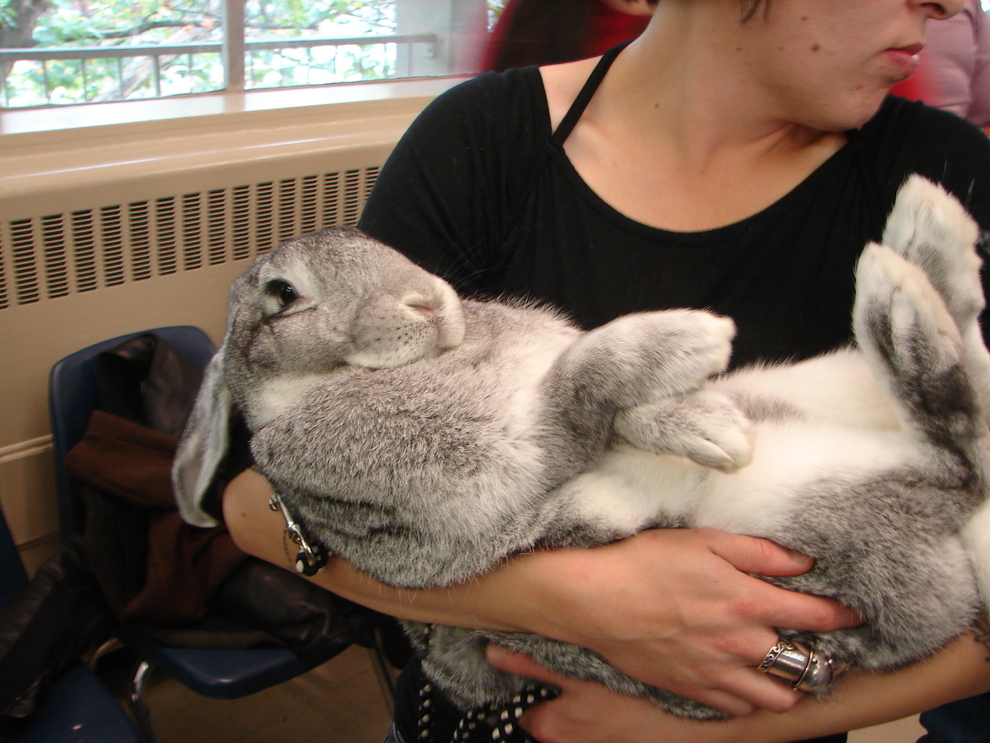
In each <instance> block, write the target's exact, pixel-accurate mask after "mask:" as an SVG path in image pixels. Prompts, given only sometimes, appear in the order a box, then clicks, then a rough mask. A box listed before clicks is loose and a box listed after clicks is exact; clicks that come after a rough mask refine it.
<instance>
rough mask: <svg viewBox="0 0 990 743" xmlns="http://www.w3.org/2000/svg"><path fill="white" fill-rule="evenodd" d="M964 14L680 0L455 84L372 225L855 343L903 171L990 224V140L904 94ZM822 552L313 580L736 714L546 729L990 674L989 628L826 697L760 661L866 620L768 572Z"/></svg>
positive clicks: (776, 550) (478, 271) (892, 693)
mask: <svg viewBox="0 0 990 743" xmlns="http://www.w3.org/2000/svg"><path fill="white" fill-rule="evenodd" d="M960 4H961V0H945V1H944V2H940V3H927V2H920V0H871V2H869V3H863V2H862V0H788V1H787V2H779V0H770V2H766V1H765V0H746V2H742V3H741V2H740V0H663V2H661V3H659V4H658V5H657V9H656V11H655V13H654V16H653V18H652V20H651V22H650V25H649V26H648V27H647V29H646V31H645V32H644V33H643V35H642V36H640V37H639V38H638V39H637V40H636V41H634V42H633V43H632V44H630V45H629V46H628V47H626V48H624V49H621V50H617V54H609V55H606V57H605V58H603V60H602V61H601V62H599V60H594V59H593V60H585V61H579V62H573V63H568V64H562V65H557V66H551V67H544V68H540V69H536V68H528V69H524V70H513V71H509V72H507V73H505V74H503V75H483V76H481V77H479V78H477V79H476V80H474V81H471V82H469V83H466V84H465V85H463V86H460V87H459V88H457V89H455V90H453V91H451V92H450V93H448V94H447V95H445V96H442V97H441V98H440V99H438V100H437V101H436V102H435V103H434V104H433V105H431V106H430V108H429V109H428V110H427V111H426V112H424V114H423V115H422V116H421V117H420V118H419V119H418V121H417V122H416V123H415V124H414V125H413V127H411V129H410V131H409V132H408V133H407V135H406V136H405V137H404V139H403V141H402V142H401V143H400V144H399V146H398V147H397V148H396V151H395V153H394V154H393V156H392V157H391V158H390V160H389V162H388V163H387V164H386V166H385V167H384V168H383V170H382V173H381V176H380V178H379V181H378V183H377V185H376V186H375V189H374V191H373V193H372V195H371V198H370V199H369V202H368V205H367V207H366V210H365V213H364V215H363V217H362V222H361V224H362V226H363V227H364V228H365V229H366V230H367V231H369V232H370V233H371V234H373V235H374V236H376V237H378V238H380V239H382V240H384V241H385V242H387V243H390V244H392V245H395V246H396V247H397V248H399V249H400V250H402V251H404V252H406V253H407V254H408V255H410V256H411V257H412V258H413V259H414V260H417V261H418V262H420V263H421V264H422V265H423V266H424V267H426V268H427V269H429V270H431V271H434V272H437V273H440V274H442V275H444V276H446V277H447V278H448V279H450V280H451V281H452V282H453V283H454V284H455V285H456V286H457V287H458V288H459V289H461V290H462V291H465V292H471V293H483V294H493V295H501V294H526V295H529V296H534V297H539V298H541V299H544V300H547V301H549V302H551V303H553V304H556V305H557V306H560V307H562V308H563V309H565V310H566V311H568V312H570V313H571V314H572V315H573V316H575V317H576V318H577V319H578V321H579V322H581V323H582V324H584V325H586V326H593V325H598V324H600V323H602V322H605V321H607V320H609V319H611V318H612V317H615V316H616V315H618V314H622V313H624V312H628V311H632V310H635V309H646V308H651V309H652V308H663V307H669V306H694V307H708V308H712V309H714V310H716V311H718V312H720V313H723V314H727V315H730V316H732V317H733V318H734V319H735V320H736V322H737V325H738V326H739V334H738V336H737V340H736V345H735V351H734V362H735V363H737V364H738V363H745V362H749V361H753V360H756V359H779V358H792V357H806V356H810V355H813V354H816V353H819V352H821V351H823V350H826V349H828V348H831V347H834V346H835V345H837V344H840V343H844V342H846V341H848V339H849V338H850V334H851V331H850V328H849V313H850V308H851V303H852V293H853V283H852V276H853V273H852V267H853V265H854V263H855V260H856V257H857V256H858V254H859V251H860V250H861V249H862V247H863V245H864V244H865V242H866V241H867V240H868V239H877V238H878V237H879V234H880V231H881V229H882V225H883V222H884V220H885V217H886V213H887V211H888V210H889V208H890V205H891V204H892V201H893V195H894V192H895V191H896V188H897V186H898V185H900V182H901V181H902V180H903V178H904V176H905V175H906V174H907V173H909V172H921V173H923V174H926V175H927V176H928V177H930V178H932V179H935V180H939V181H941V182H943V184H944V185H945V186H946V187H947V188H948V189H949V190H951V191H953V192H955V193H956V194H957V195H959V197H960V198H961V199H963V200H964V202H965V203H966V204H967V206H969V208H970V209H971V210H972V211H973V213H974V215H975V216H976V218H977V220H978V221H979V222H980V223H981V225H982V226H983V227H984V228H988V227H990V144H988V143H987V142H986V141H985V139H984V140H982V141H980V140H978V134H977V133H975V130H972V129H971V128H970V127H968V125H966V124H965V123H964V122H961V121H959V120H957V119H956V118H955V117H952V116H950V115H948V114H944V113H942V112H938V111H933V110H930V109H926V108H924V107H923V106H921V105H920V104H913V103H909V102H906V101H903V100H900V99H887V100H886V101H885V95H886V91H887V89H888V88H889V87H890V86H891V85H893V84H894V83H896V82H898V81H899V80H902V79H903V78H905V77H906V76H907V75H909V74H910V72H911V71H912V70H913V68H914V66H915V64H916V60H915V55H916V53H917V51H918V49H919V48H920V45H921V43H922V42H923V39H924V34H925V24H926V22H927V21H928V20H929V19H940V18H945V17H948V16H950V15H952V14H953V13H955V12H957V11H958V10H959V6H960ZM960 127H966V128H960ZM452 155H456V157H454V156H452ZM269 493H270V489H269V488H268V486H267V483H266V482H265V481H264V480H263V479H262V478H260V476H258V475H255V474H253V473H246V474H245V475H242V476H240V477H239V478H237V479H236V480H235V481H234V482H233V483H232V484H231V485H230V486H229V487H228V489H227V493H226V496H225V504H224V505H225V513H226V517H227V522H228V525H229V526H230V528H231V530H232V532H233V534H234V536H235V538H236V539H237V540H238V542H239V543H240V544H241V545H242V546H243V547H244V548H245V549H246V550H247V551H249V552H252V553H254V554H257V555H259V556H262V557H266V558H267V559H270V560H272V561H273V562H277V563H282V564H284V562H285V557H284V551H283V547H282V541H281V527H282V524H281V522H280V521H279V517H278V516H277V515H276V514H271V513H270V512H268V511H267V510H266V509H265V502H266V500H267V496H268V494H269ZM810 565H811V563H810V561H809V560H808V558H806V557H804V556H801V555H794V554H791V553H789V552H788V551H787V550H784V549H782V548H780V547H778V546H776V545H772V544H770V543H768V542H765V541H763V540H758V539H751V538H747V537H741V536H735V535H728V534H722V533H719V532H713V531H711V530H697V531H696V530H660V531H651V532H646V533H643V534H641V535H638V536H636V537H633V538H631V539H628V540H625V541H623V542H620V543H618V544H614V545H610V546H607V547H602V548H599V549H594V550H559V551H555V552H538V553H533V554H527V555H523V556H519V557H516V558H513V559H511V560H509V561H507V562H506V563H505V564H504V565H503V566H502V567H500V568H499V569H497V570H495V571H493V572H492V573H490V574H488V575H485V576H483V577H481V578H480V579H478V580H477V581H475V582H473V583H471V584H469V585H465V586H460V587H456V588H454V589H450V590H444V591H415V592H413V591H401V590H395V589H391V588H387V587H384V586H380V585H378V584H377V583H375V582H374V581H372V580H371V579H369V578H367V577H365V576H362V575H360V574H358V573H357V572H356V571H354V570H353V569H352V568H350V567H349V566H348V565H347V564H346V563H345V562H343V561H342V560H339V559H333V560H331V562H330V564H329V565H328V566H327V568H325V569H324V570H323V571H322V572H321V573H320V574H319V575H318V576H317V577H316V580H317V582H318V583H320V585H323V586H325V587H327V588H329V589H331V590H333V591H335V592H336V593H339V594H341V595H344V596H346V597H348V598H352V599H354V600H356V601H358V602H360V603H364V604H367V605H370V606H372V607H374V608H378V609H381V610H383V611H386V612H389V613H392V614H395V615H398V616H402V617H406V618H410V619H418V620H424V621H433V622H443V623H447V624H454V625H459V626H478V627H488V628H492V629H502V630H520V629H523V630H529V631H535V632H539V633H541V634H544V635H548V636H551V637H555V638H557V639H561V640H565V641H569V642H573V643H577V644H580V645H583V646H585V647H589V648H591V649H593V650H596V651H598V652H599V653H601V654H602V655H603V656H605V657H606V658H607V659H608V660H610V661H611V662H612V663H613V664H614V665H616V666H617V667H619V668H621V669H622V670H624V671H625V672H626V673H628V674H630V675H632V676H634V677H636V678H638V679H640V680H643V681H645V682H647V683H651V684H654V685H657V686H661V687H663V688H666V689H670V690H672V691H675V692H677V693H680V694H683V695H686V696H689V697H692V698H694V699H697V700H699V701H702V702H705V703H707V704H710V705H712V706H715V707H718V708H720V709H723V710H726V711H728V712H730V713H732V714H734V715H737V716H738V717H737V718H736V719H735V720H732V721H730V722H728V723H717V724H714V723H708V724H702V723H695V722H687V721H682V720H678V719H675V718H672V717H670V716H667V715H664V714H662V713H660V712H659V711H658V710H656V709H655V708H652V707H649V706H648V705H645V706H644V704H643V703H641V702H639V701H638V700H634V699H627V698H621V697H616V696H615V695H613V694H611V693H609V692H607V691H605V690H604V689H602V688H601V687H598V686H595V685H589V684H580V683H575V682H572V681H563V680H557V681H559V682H560V685H561V688H562V689H563V694H562V695H561V697H560V698H559V699H557V700H554V701H552V702H549V703H545V704H541V705H538V706H537V707H535V708H534V709H532V710H531V711H530V712H528V713H527V714H526V715H525V717H524V718H523V723H524V725H526V726H529V727H531V729H532V730H533V731H534V733H535V734H536V736H537V737H538V738H539V739H540V740H542V741H544V743H553V742H554V741H568V742H569V743H580V742H582V741H609V742H610V743H615V742H616V741H654V740H658V741H659V740H665V741H666V740H679V739H680V740H690V741H705V740H731V741H747V740H752V741H761V742H766V741H792V740H798V739H801V738H807V737H811V736H814V735H824V734H830V733H837V732H840V731H842V730H848V729H850V728H852V727H859V726H862V725H867V724H873V723H875V722H880V721H884V720H888V719H894V718H897V717H900V716H903V715H905V714H908V713H910V712H912V711H916V710H919V709H922V708H924V707H931V706H935V705H937V704H940V703H942V702H944V701H948V700H950V699H957V698H961V697H967V696H970V695H973V694H976V693H979V692H983V691H986V690H988V689H990V666H987V665H986V664H985V663H984V657H985V653H986V649H985V648H982V646H979V645H978V644H977V643H975V642H974V641H973V637H972V636H968V637H966V638H962V639H961V640H959V641H958V642H956V643H954V644H953V645H951V646H950V647H949V648H947V649H946V650H945V651H943V652H942V653H940V654H939V655H938V656H936V658H934V659H933V660H931V661H930V662H928V663H925V664H922V665H919V666H916V667H912V668H909V669H907V670H905V671H903V672H900V673H897V674H893V675H891V676H883V677H881V676H877V675H873V674H865V673H864V674H859V673H857V672H854V671H851V672H849V673H848V674H847V676H846V677H844V678H843V681H842V684H841V685H840V686H839V690H838V691H837V693H836V695H835V698H834V699H833V700H832V701H830V702H828V703H819V702H816V701H814V700H811V699H808V698H805V697H804V695H803V694H802V693H800V692H798V691H795V690H794V689H792V688H790V687H788V686H787V685H785V684H783V683H780V682H779V681H778V680H776V679H773V678H771V677H770V676H768V675H766V674H764V673H761V672H759V671H758V670H757V666H759V665H760V663H761V661H762V660H763V659H764V657H765V656H766V655H767V651H768V649H769V648H770V647H771V646H772V645H773V644H774V642H775V641H776V639H777V637H776V633H775V631H774V629H773V628H774V627H776V626H788V627H799V628H802V629H808V630H814V631H827V630H830V629H833V628H837V627H842V626H851V625H854V624H855V623H856V622H857V618H856V617H855V616H854V615H852V613H851V612H850V611H849V610H848V609H845V608H843V607H841V606H839V605H837V604H835V603H834V602H831V601H827V600H825V599H820V598H815V597H810V596H801V595H797V594H794V593H789V592H787V591H781V590H778V589H775V588H773V587H771V586H769V585H767V584H766V583H763V582H762V581H759V580H757V579H755V578H752V577H750V576H749V575H748V573H761V574H767V575H788V574H795V573H800V572H802V571H804V570H807V569H808V568H809V567H810ZM981 651H982V652H981ZM493 660H494V661H495V662H496V663H498V664H499V665H500V666H502V667H505V668H513V669H517V670H521V671H523V672H524V673H526V674H528V675H532V676H534V677H537V678H540V677H543V676H544V675H545V672H544V671H542V670H540V669H537V668H534V667H532V665H531V664H529V663H528V662H527V661H526V660H525V659H520V658H516V657H504V656H503V655H496V656H493ZM406 678H407V679H411V680H412V681H415V678H416V669H415V667H414V668H412V669H410V672H409V674H408V675H407V677H406ZM414 696H415V692H414V691H411V690H410V687H409V686H408V684H407V685H406V686H403V687H402V688H400V690H399V694H398V707H397V709H398V715H397V723H398V729H397V733H398V737H393V738H392V740H403V739H404V740H406V741H407V742H408V743H411V740H412V736H413V735H414V734H415V730H414V729H413V728H412V727H411V725H412V723H411V722H410V719H409V718H410V717H411V716H412V715H413V714H414V712H415V710H414V709H413V708H414V706H415V704H414ZM866 700H869V702H868V704H867V703H866ZM788 710H790V711H788ZM678 736H680V737H678ZM441 739H442V737H437V738H436V740H441Z"/></svg>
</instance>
